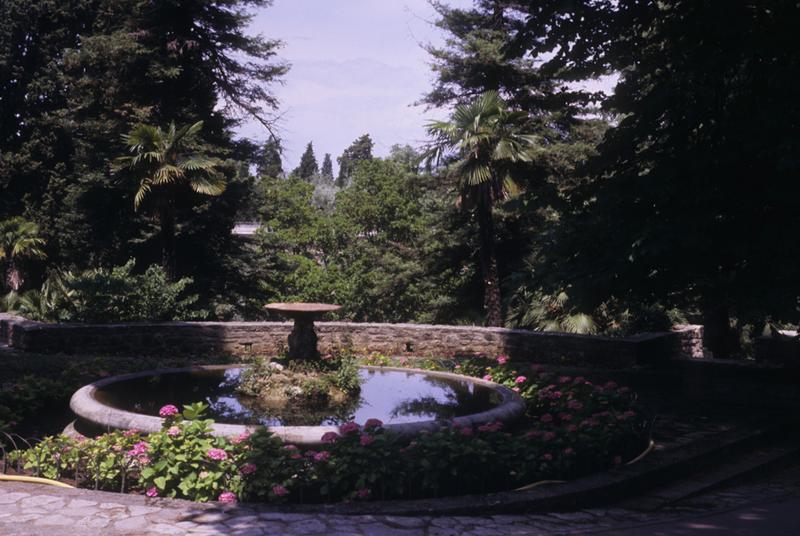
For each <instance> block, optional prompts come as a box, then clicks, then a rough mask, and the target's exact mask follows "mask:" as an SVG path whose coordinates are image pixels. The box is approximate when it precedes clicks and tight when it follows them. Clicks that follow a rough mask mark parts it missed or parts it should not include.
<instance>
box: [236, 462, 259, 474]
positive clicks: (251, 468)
mask: <svg viewBox="0 0 800 536" xmlns="http://www.w3.org/2000/svg"><path fill="white" fill-rule="evenodd" d="M256 469H258V467H256V464H254V463H246V464H244V465H243V466H242V467H241V468H240V469H239V472H240V473H241V474H243V475H252V474H253V473H255V472H256Z"/></svg>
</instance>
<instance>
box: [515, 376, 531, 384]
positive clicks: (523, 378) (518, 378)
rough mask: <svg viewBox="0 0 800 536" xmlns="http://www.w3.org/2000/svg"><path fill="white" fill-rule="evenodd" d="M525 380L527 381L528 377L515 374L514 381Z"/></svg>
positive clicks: (521, 381) (522, 381)
mask: <svg viewBox="0 0 800 536" xmlns="http://www.w3.org/2000/svg"><path fill="white" fill-rule="evenodd" d="M526 381H528V378H526V377H525V376H517V377H516V378H515V379H514V383H525V382H526Z"/></svg>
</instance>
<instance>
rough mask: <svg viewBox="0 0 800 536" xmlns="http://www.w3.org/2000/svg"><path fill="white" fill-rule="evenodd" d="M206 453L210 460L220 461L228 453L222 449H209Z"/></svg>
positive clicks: (226, 456) (225, 458) (224, 458)
mask: <svg viewBox="0 0 800 536" xmlns="http://www.w3.org/2000/svg"><path fill="white" fill-rule="evenodd" d="M206 454H208V457H209V458H211V459H212V460H217V461H222V460H227V459H228V453H227V452H225V451H224V450H223V449H209V450H208V452H207V453H206Z"/></svg>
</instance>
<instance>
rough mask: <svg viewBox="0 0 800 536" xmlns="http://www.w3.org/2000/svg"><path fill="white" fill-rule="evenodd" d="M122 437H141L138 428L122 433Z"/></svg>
mask: <svg viewBox="0 0 800 536" xmlns="http://www.w3.org/2000/svg"><path fill="white" fill-rule="evenodd" d="M122 435H123V436H125V437H133V436H135V435H139V430H137V429H136V428H132V429H131V430H125V431H124V432H122Z"/></svg>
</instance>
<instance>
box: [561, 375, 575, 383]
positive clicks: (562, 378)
mask: <svg viewBox="0 0 800 536" xmlns="http://www.w3.org/2000/svg"><path fill="white" fill-rule="evenodd" d="M571 381H572V378H571V377H570V376H559V378H558V383H569V382H571Z"/></svg>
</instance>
